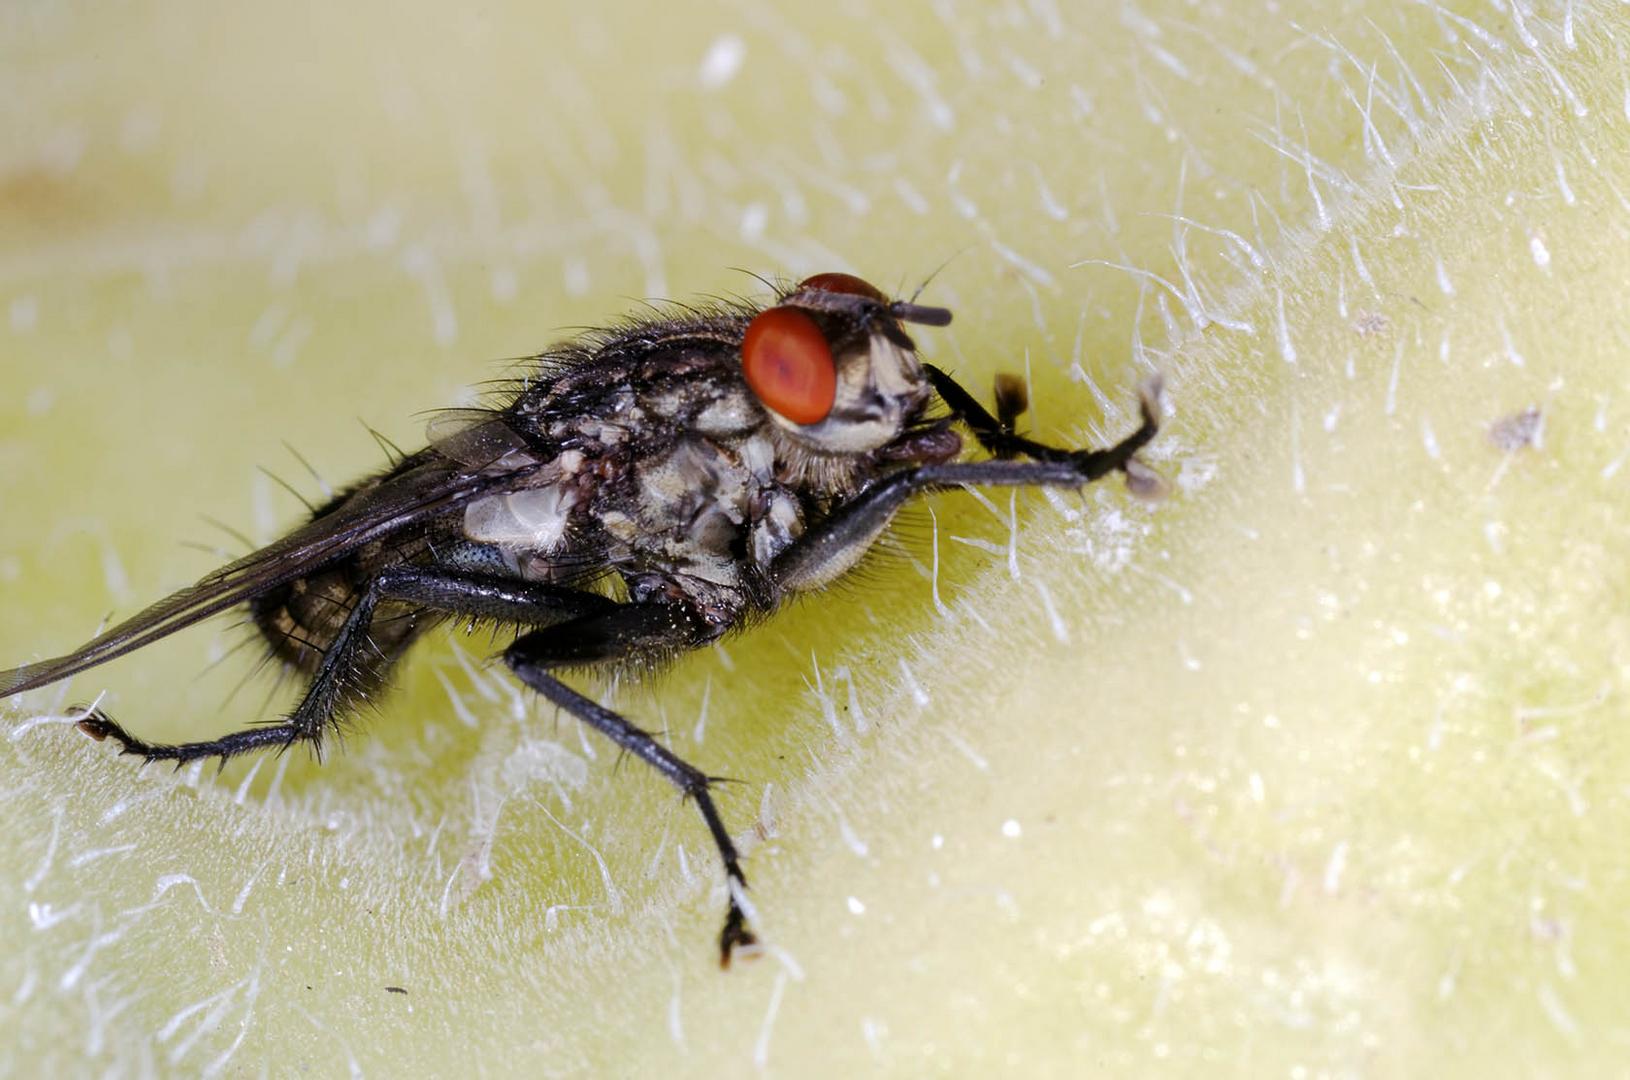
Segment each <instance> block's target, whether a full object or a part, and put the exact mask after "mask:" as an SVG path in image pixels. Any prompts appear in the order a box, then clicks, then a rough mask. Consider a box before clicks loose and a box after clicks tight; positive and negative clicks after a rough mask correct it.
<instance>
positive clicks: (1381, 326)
mask: <svg viewBox="0 0 1630 1080" xmlns="http://www.w3.org/2000/svg"><path fill="white" fill-rule="evenodd" d="M1391 325H1392V324H1391V323H1390V322H1388V321H1387V317H1386V316H1385V315H1383V314H1381V313H1380V312H1379V311H1362V310H1361V311H1359V313H1358V317H1357V318H1355V319H1354V320H1353V329H1354V330H1357V331H1358V334H1359V336H1360V337H1373V336H1374V335H1376V334H1384V333H1386V332H1387V329H1388V327H1390V326H1391Z"/></svg>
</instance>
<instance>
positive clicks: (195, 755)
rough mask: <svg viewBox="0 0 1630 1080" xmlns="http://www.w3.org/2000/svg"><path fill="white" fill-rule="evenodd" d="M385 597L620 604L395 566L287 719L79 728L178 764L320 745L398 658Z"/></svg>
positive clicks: (461, 603)
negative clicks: (356, 693)
mask: <svg viewBox="0 0 1630 1080" xmlns="http://www.w3.org/2000/svg"><path fill="white" fill-rule="evenodd" d="M383 600H395V601H403V602H406V603H410V604H418V605H422V606H424V607H426V608H432V609H435V610H438V611H443V612H447V613H449V614H453V615H465V616H472V617H474V618H481V619H494V620H498V621H501V622H518V623H523V624H525V625H528V626H543V625H548V624H551V623H559V622H563V621H566V620H569V619H575V618H582V617H584V616H587V615H591V614H593V613H595V612H599V611H604V610H606V609H609V608H614V607H616V606H617V605H616V604H614V603H613V602H612V601H610V600H607V599H606V598H605V597H603V596H597V595H595V594H593V593H586V592H579V591H577V590H575V589H564V588H561V587H559V586H553V585H544V584H533V583H530V582H525V581H513V580H506V579H498V578H484V577H479V576H475V575H469V574H459V573H454V572H451V571H446V570H442V569H439V568H434V567H430V568H425V567H394V568H392V569H389V570H385V571H383V572H381V573H380V575H379V576H378V577H377V578H375V579H374V580H373V582H372V583H371V584H370V585H369V587H368V588H367V589H366V590H365V591H364V592H363V593H362V595H361V596H360V597H359V598H358V599H357V602H356V604H355V605H353V607H352V608H351V611H350V613H349V614H348V615H347V616H346V618H345V622H344V623H343V624H341V626H340V630H339V632H338V633H337V634H336V635H335V636H334V640H333V641H332V642H330V643H329V645H328V647H327V648H326V649H325V650H324V651H323V658H322V661H321V662H320V663H319V664H318V665H317V670H316V671H315V672H313V673H312V676H311V681H310V682H309V683H308V684H307V685H306V692H305V694H304V696H302V697H301V699H300V703H299V704H298V705H296V706H295V708H294V711H293V712H291V713H290V714H289V715H288V716H287V717H286V718H284V719H283V720H282V721H281V722H279V723H275V724H259V725H256V726H255V727H252V728H246V729H245V730H243V731H235V732H233V733H231V734H230V735H225V736H223V737H221V738H219V739H210V740H205V741H201V742H188V743H150V742H146V741H144V740H142V739H138V738H136V737H134V736H132V735H130V734H129V733H128V732H126V731H125V729H124V728H123V727H122V726H120V725H119V724H118V723H117V722H116V721H115V720H114V719H113V718H112V717H110V716H108V715H107V714H106V713H104V712H102V711H101V710H100V709H91V710H88V711H87V712H86V713H85V715H84V717H83V718H82V719H81V720H80V721H79V730H80V731H83V732H84V733H85V734H86V735H89V736H90V737H91V738H93V739H97V740H102V739H109V738H111V739H114V740H115V741H117V742H118V743H119V744H120V748H121V749H120V752H121V753H124V754H130V755H133V756H135V757H139V758H142V759H143V760H145V761H173V762H175V763H176V765H177V766H180V765H184V764H186V763H187V762H189V761H196V760H197V759H199V758H211V757H218V758H220V759H221V761H222V762H223V763H224V762H225V761H226V759H227V758H229V757H233V756H235V755H237V754H242V753H246V752H248V751H251V750H258V749H261V748H262V747H268V746H275V747H278V748H280V749H287V748H289V747H290V746H293V745H294V744H296V743H299V742H308V743H310V744H311V746H312V748H313V750H315V751H317V752H318V753H321V749H322V739H323V734H324V733H325V732H326V731H327V729H328V728H329V726H330V725H331V724H333V722H334V719H335V717H336V716H337V715H338V714H339V713H340V712H341V711H342V710H343V708H344V705H345V702H346V694H347V692H348V691H349V690H350V689H352V688H353V687H354V686H355V685H356V681H355V677H356V676H357V675H358V674H359V673H362V672H364V671H365V672H366V674H367V680H366V681H368V682H369V683H375V682H377V681H378V680H379V679H380V678H382V677H383V675H384V668H385V667H386V666H388V664H389V663H390V662H391V659H393V658H385V657H381V656H379V655H378V653H376V652H373V651H372V649H373V646H372V645H371V644H370V643H369V640H368V628H369V626H370V625H371V624H372V623H373V618H374V612H375V610H376V609H377V608H378V606H379V603H380V602H381V601H383Z"/></svg>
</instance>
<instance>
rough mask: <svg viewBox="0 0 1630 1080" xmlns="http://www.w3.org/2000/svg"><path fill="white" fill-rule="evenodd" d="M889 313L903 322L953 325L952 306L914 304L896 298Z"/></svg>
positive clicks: (890, 306)
mask: <svg viewBox="0 0 1630 1080" xmlns="http://www.w3.org/2000/svg"><path fill="white" fill-rule="evenodd" d="M889 314H890V315H893V316H894V317H895V318H896V319H899V320H900V321H901V322H909V323H917V324H919V325H921V326H950V325H951V309H950V308H942V307H928V306H927V305H925V304H913V303H911V302H909V301H906V300H896V301H895V302H894V303H892V304H890V305H889Z"/></svg>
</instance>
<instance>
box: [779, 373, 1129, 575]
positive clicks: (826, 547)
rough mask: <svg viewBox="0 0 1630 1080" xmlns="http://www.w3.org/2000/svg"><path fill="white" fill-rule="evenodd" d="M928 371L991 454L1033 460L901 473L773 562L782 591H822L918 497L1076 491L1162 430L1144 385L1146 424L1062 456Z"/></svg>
mask: <svg viewBox="0 0 1630 1080" xmlns="http://www.w3.org/2000/svg"><path fill="white" fill-rule="evenodd" d="M928 371H929V372H930V375H931V377H932V378H933V379H934V385H935V387H936V388H937V389H939V392H940V395H941V396H942V397H945V398H946V401H947V404H949V405H950V406H951V408H952V409H954V410H956V411H957V412H958V414H959V416H960V418H961V419H962V420H963V421H964V422H966V423H967V424H968V426H969V427H970V428H971V429H972V430H973V431H974V433H975V434H976V435H977V436H978V437H979V439H980V442H981V444H983V445H984V446H985V447H986V449H988V450H991V452H992V453H996V452H998V450H1001V451H1003V452H1005V453H1007V454H1015V453H1023V454H1024V455H1026V456H1027V457H1029V458H1031V459H1032V460H1029V461H1021V460H1016V459H1014V458H1013V457H1011V456H1007V457H999V458H998V459H997V460H995V461H966V462H946V463H942V464H932V465H921V466H918V467H917V468H914V469H904V470H902V471H900V472H897V473H893V474H891V475H890V476H888V477H885V478H884V479H882V480H880V481H878V482H877V483H876V484H874V485H872V486H871V487H870V488H868V489H866V491H865V493H864V494H862V495H860V496H858V497H856V498H855V499H852V500H850V501H849V502H848V503H845V504H844V505H843V506H842V507H841V508H840V509H839V510H838V511H837V512H836V513H834V514H832V515H831V516H829V517H827V518H826V519H824V520H822V521H820V522H818V523H817V524H815V525H814V526H812V527H811V528H809V529H807V530H805V532H804V534H803V535H802V536H800V537H799V538H798V539H797V540H795V541H794V542H793V543H792V544H790V545H789V546H788V547H787V549H786V550H785V551H783V552H781V554H780V555H778V556H776V559H775V562H774V563H772V564H771V566H770V576H771V578H772V579H773V580H774V581H775V583H776V585H777V586H778V587H779V588H782V589H786V590H789V591H793V592H798V591H804V590H808V589H817V588H820V587H821V586H823V585H825V584H827V583H828V582H830V581H832V580H833V579H834V578H836V577H838V576H839V575H841V574H842V573H844V572H845V571H846V570H848V569H850V568H851V567H853V566H854V565H855V564H856V563H858V562H859V561H860V559H861V557H862V556H864V555H865V554H866V551H867V550H868V549H869V548H870V547H871V546H872V544H873V543H875V542H876V540H877V538H878V537H879V536H881V535H882V534H883V530H884V529H886V528H888V525H889V522H890V521H891V520H893V518H894V515H895V513H896V512H897V511H898V510H899V509H900V507H901V506H902V505H904V503H905V501H906V500H907V499H909V498H911V497H912V496H913V495H917V494H920V493H922V492H928V491H939V490H943V489H946V488H953V487H968V486H978V485H989V486H992V487H1069V488H1079V487H1082V486H1084V485H1086V484H1090V483H1092V482H1093V481H1095V480H1101V479H1103V478H1104V477H1105V476H1107V475H1109V474H1110V473H1112V472H1127V471H1128V470H1129V469H1130V467H1131V464H1132V459H1133V457H1134V456H1135V455H1136V454H1137V452H1138V451H1139V450H1141V449H1143V448H1144V447H1145V446H1147V445H1148V443H1149V440H1151V439H1153V438H1154V437H1155V433H1156V432H1158V431H1159V430H1160V417H1159V409H1160V402H1159V400H1158V398H1159V393H1160V387H1159V384H1158V383H1153V384H1151V385H1149V386H1147V387H1145V389H1144V393H1143V396H1142V401H1141V404H1142V417H1143V422H1142V423H1141V424H1140V425H1139V426H1138V429H1137V430H1136V431H1134V432H1132V434H1130V435H1128V436H1127V437H1126V438H1124V439H1122V440H1121V441H1120V442H1118V443H1116V444H1115V445H1114V446H1111V447H1109V448H1107V449H1103V450H1060V449H1057V448H1055V447H1050V446H1044V445H1042V444H1040V443H1033V442H1031V441H1030V440H1029V439H1024V438H1020V437H1018V436H1015V435H1008V434H1006V433H1005V432H1004V430H1003V425H1002V423H1001V422H1000V421H998V420H997V419H996V418H995V417H993V416H991V415H990V413H988V412H986V411H985V409H984V407H983V406H981V405H980V404H979V403H978V402H976V401H974V399H973V397H972V395H970V394H969V393H968V392H967V391H966V390H964V389H962V387H961V386H960V385H958V384H957V383H955V382H952V381H951V380H950V377H949V376H947V375H945V374H944V373H943V372H940V371H938V370H937V369H935V368H932V367H930V368H929V369H928ZM942 380H943V381H944V382H945V384H946V385H947V386H950V387H955V391H954V393H953V394H951V395H949V396H948V395H947V391H946V390H945V389H944V388H942V387H941V386H940V384H941V381H942ZM955 395H961V396H960V398H958V397H956V396H955ZM964 399H965V400H966V402H969V403H971V405H970V408H972V409H974V410H977V412H976V413H975V414H973V415H972V416H970V415H969V414H968V413H966V412H964V411H963V409H962V406H961V405H960V404H959V402H961V401H963V400H964ZM987 440H989V441H987Z"/></svg>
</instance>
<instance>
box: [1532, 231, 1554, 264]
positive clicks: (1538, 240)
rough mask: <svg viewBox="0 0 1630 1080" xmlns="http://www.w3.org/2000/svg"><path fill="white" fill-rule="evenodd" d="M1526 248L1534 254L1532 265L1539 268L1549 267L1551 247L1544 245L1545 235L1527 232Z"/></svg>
mask: <svg viewBox="0 0 1630 1080" xmlns="http://www.w3.org/2000/svg"><path fill="white" fill-rule="evenodd" d="M1528 250H1529V252H1530V253H1531V254H1532V255H1533V256H1534V265H1535V266H1537V267H1539V268H1540V269H1541V270H1549V269H1550V268H1551V249H1550V248H1548V247H1546V246H1545V237H1543V236H1541V235H1540V234H1539V233H1537V232H1534V233H1529V234H1528Z"/></svg>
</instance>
